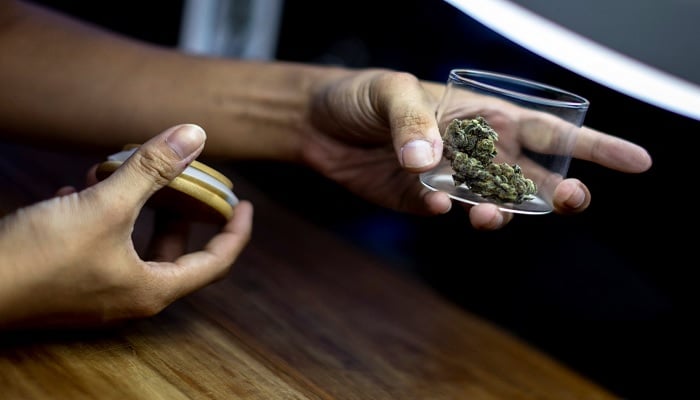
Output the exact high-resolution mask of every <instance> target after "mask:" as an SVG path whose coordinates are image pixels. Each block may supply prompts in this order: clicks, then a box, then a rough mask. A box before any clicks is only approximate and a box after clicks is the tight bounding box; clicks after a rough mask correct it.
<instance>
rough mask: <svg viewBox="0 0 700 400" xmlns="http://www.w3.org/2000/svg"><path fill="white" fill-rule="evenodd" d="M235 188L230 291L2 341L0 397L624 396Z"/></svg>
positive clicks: (218, 289) (214, 290)
mask: <svg viewBox="0 0 700 400" xmlns="http://www.w3.org/2000/svg"><path fill="white" fill-rule="evenodd" d="M2 152H3V148H2V147H0V153H2ZM12 153H13V154H15V153H16V152H12ZM1 159H2V160H4V164H2V163H0V167H3V165H4V168H5V171H4V175H3V174H2V173H0V183H3V184H8V182H7V181H8V180H9V181H12V177H13V176H14V177H15V178H17V177H18V176H19V177H20V178H22V179H23V175H22V174H20V173H19V171H18V170H16V169H15V170H13V169H12V168H13V167H12V164H10V163H8V158H7V150H6V149H5V154H4V155H3V156H2V157H1ZM11 161H12V162H15V161H17V160H11ZM37 168H38V167H37ZM80 168H82V166H80ZM8 169H9V172H8ZM0 172H2V169H1V168H0ZM229 176H231V175H230V174H229ZM3 177H4V179H5V182H2V178H3ZM231 177H232V178H233V180H234V182H236V192H237V194H238V195H239V196H240V197H242V198H248V199H252V200H253V202H254V204H255V205H256V217H255V228H254V234H253V239H252V241H251V243H250V245H249V246H248V247H247V248H246V249H245V251H244V252H243V254H242V255H241V257H240V258H239V260H238V261H237V262H236V265H235V268H234V269H233V270H232V272H231V274H230V275H229V276H228V277H227V278H226V279H225V280H223V281H220V282H218V283H216V284H213V285H211V286H209V287H207V288H205V289H203V290H201V291H199V292H197V293H194V294H192V295H190V296H188V297H186V298H183V299H181V300H179V301H178V302H176V303H174V304H173V305H171V306H170V307H169V308H167V309H166V310H165V311H163V312H162V313H161V314H159V315H158V316H156V317H153V318H150V319H146V320H140V321H134V322H132V323H128V324H126V325H124V326H120V327H118V328H111V329H105V330H97V331H81V332H66V331H59V332H57V331H45V332H15V333H4V334H0V398H2V399H83V398H84V399H148V400H153V399H169V400H173V399H268V400H269V399H363V400H366V399H430V400H440V399H470V400H480V399H556V400H563V399H586V400H591V399H612V398H615V397H614V396H613V395H612V394H611V393H609V392H607V391H606V390H604V389H603V388H601V387H599V386H597V385H596V384H594V383H592V382H590V381H588V380H586V379H584V378H583V377H581V376H579V375H577V374H576V373H574V372H572V371H571V370H569V369H567V368H566V367H564V366H562V365H560V364H558V363H557V362H555V361H553V360H552V359H550V358H548V357H547V356H545V355H543V354H541V353H540V352H538V351H536V350H535V349H532V348H531V347H528V345H527V344H525V343H523V342H521V341H519V340H518V339H517V338H516V337H514V336H512V335H509V334H508V333H507V332H504V331H503V330H501V329H499V328H498V327H496V326H493V325H491V324H489V323H488V322H486V321H484V320H481V319H479V318H477V317H476V316H475V315H472V314H470V313H469V312H467V311H465V310H463V309H460V308H457V307H456V306H454V305H452V304H450V303H448V302H446V301H445V300H444V299H443V298H441V297H440V295H439V294H437V293H434V292H433V291H431V290H430V289H429V288H427V287H426V286H425V285H424V284H422V283H421V282H419V281H417V280H414V278H412V277H411V276H408V275H405V274H403V273H402V272H400V271H399V270H397V269H395V268H391V266H389V265H386V264H384V263H383V261H381V260H379V259H378V258H376V257H375V256H373V255H371V254H369V253H367V252H365V251H363V250H361V249H359V248H356V247H354V246H353V245H351V244H350V243H348V242H345V241H343V240H341V239H340V238H339V237H337V236H334V235H333V234H332V233H331V232H330V231H327V230H325V229H324V228H323V227H319V226H316V225H312V224H311V223H309V222H308V221H306V220H304V219H302V218H300V217H299V216H297V215H294V214H291V213H289V211H287V210H286V209H284V208H283V207H281V206H280V205H279V204H276V203H275V202H274V201H272V200H271V199H270V198H268V197H266V196H265V195H263V194H261V193H260V192H258V191H256V190H255V188H254V187H253V186H252V185H250V184H249V183H247V182H245V181H243V180H241V179H238V178H236V176H235V175H234V176H231ZM18 182H21V179H15V181H14V182H9V183H15V184H17V183H18ZM34 182H35V184H39V183H37V181H34ZM4 187H7V186H4ZM10 193H15V196H16V193H20V194H22V193H24V195H26V194H27V193H29V194H32V193H33V192H32V191H31V190H30V191H27V190H25V191H24V192H22V191H19V192H17V191H12V192H5V191H3V197H4V199H5V200H4V201H5V203H1V202H0V205H4V206H5V207H7V203H8V201H9V200H8V198H9V199H10V200H12V199H14V200H16V197H13V196H12V195H11V194H10Z"/></svg>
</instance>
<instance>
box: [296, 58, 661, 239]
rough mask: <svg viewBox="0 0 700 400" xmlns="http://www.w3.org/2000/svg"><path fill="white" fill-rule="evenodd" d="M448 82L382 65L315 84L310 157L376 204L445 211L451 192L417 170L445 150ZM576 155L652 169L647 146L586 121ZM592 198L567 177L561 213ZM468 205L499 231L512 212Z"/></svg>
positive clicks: (560, 192)
mask: <svg viewBox="0 0 700 400" xmlns="http://www.w3.org/2000/svg"><path fill="white" fill-rule="evenodd" d="M443 88H444V86H443V85H439V84H435V83H428V82H420V81H419V80H418V79H417V78H415V77H414V76H412V75H410V74H406V73H398V72H391V71H383V70H372V71H367V70H364V71H362V72H358V73H356V74H354V75H350V76H346V77H344V78H342V79H338V80H336V81H332V82H330V83H326V84H324V85H323V86H321V87H320V88H318V89H317V90H316V94H315V96H316V97H315V100H314V104H313V106H312V110H311V119H312V122H313V124H314V126H315V128H316V129H315V130H312V131H311V132H309V133H308V135H306V137H305V138H304V143H303V145H302V148H303V152H304V153H303V157H304V159H305V160H306V162H307V163H309V164H310V165H311V166H312V167H313V168H315V169H316V170H318V171H320V172H321V173H322V174H324V175H325V176H327V177H329V178H330V179H333V180H335V181H337V182H339V183H340V184H342V185H344V186H346V187H347V188H348V189H350V190H351V191H352V192H354V193H356V194H358V195H360V196H362V197H364V198H365V199H367V200H370V201H373V202H375V203H377V204H380V205H383V206H385V207H389V208H391V209H394V210H399V211H405V212H410V213H415V214H419V215H435V214H441V213H446V212H447V211H449V210H450V207H451V200H450V198H449V197H448V196H447V194H446V193H442V192H434V191H431V190H429V189H427V188H425V187H424V186H423V185H422V184H421V183H420V181H419V179H418V175H417V174H418V173H420V172H424V171H427V170H429V169H431V168H433V167H434V166H435V165H436V164H437V163H438V162H439V161H440V158H441V156H442V140H441V137H440V133H439V130H438V127H437V121H436V119H435V110H436V106H437V102H438V99H439V97H440V95H441V92H442V90H443ZM473 106H474V108H475V109H483V112H495V110H498V112H502V113H504V118H505V119H506V120H508V121H509V124H510V125H509V127H510V128H511V129H512V130H513V131H514V132H515V131H520V130H523V131H524V130H526V129H527V125H526V122H527V121H528V119H527V114H526V113H524V110H523V109H520V108H517V107H515V106H511V107H508V108H505V109H497V108H494V105H493V104H491V103H481V102H479V99H478V98H476V97H475V98H474V99H473ZM519 124H522V126H520V125H519ZM496 130H497V131H498V129H496ZM523 139H524V136H522V135H504V136H503V137H502V138H501V139H499V146H503V147H504V148H510V149H511V150H512V149H514V148H518V149H519V148H520V147H521V146H524V144H523V143H520V142H519V141H521V140H523ZM574 157H575V158H579V159H583V160H589V161H593V162H596V163H598V164H600V165H603V166H605V167H608V168H611V169H615V170H618V171H622V172H628V173H640V172H644V171H646V170H647V169H649V168H650V167H651V158H650V157H649V154H648V153H647V152H646V150H645V149H643V148H642V147H640V146H637V145H635V144H633V143H630V142H628V141H625V140H623V139H620V138H617V137H614V136H610V135H607V134H604V133H602V132H598V131H595V130H593V129H589V128H586V127H584V128H583V129H581V131H580V133H579V135H578V140H577V143H576V147H575V150H574ZM397 159H398V162H397ZM590 201H591V194H590V191H589V190H588V188H587V187H586V186H585V185H584V184H583V183H582V182H580V181H579V180H578V179H575V178H568V179H564V180H562V181H561V182H560V183H559V184H558V185H557V187H556V189H555V192H554V200H553V202H554V208H555V212H557V213H560V214H573V213H579V212H582V211H584V210H585V209H586V208H587V207H588V206H589V204H590ZM465 207H466V208H467V209H468V210H469V218H470V221H471V224H472V226H473V227H474V228H476V229H483V230H495V229H499V228H501V227H503V226H505V225H506V224H507V223H508V222H509V221H510V220H511V219H512V218H513V214H510V213H505V212H501V211H499V210H498V208H497V207H496V206H495V205H493V204H488V203H485V204H479V205H476V206H470V205H465Z"/></svg>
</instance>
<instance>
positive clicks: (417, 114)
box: [379, 73, 442, 172]
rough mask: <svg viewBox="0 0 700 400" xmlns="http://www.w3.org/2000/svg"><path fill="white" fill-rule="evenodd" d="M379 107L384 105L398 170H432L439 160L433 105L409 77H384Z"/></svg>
mask: <svg viewBox="0 0 700 400" xmlns="http://www.w3.org/2000/svg"><path fill="white" fill-rule="evenodd" d="M380 85H381V86H382V89H383V90H380V91H379V93H381V94H382V97H380V103H383V104H386V105H387V108H386V111H387V114H388V118H389V125H390V127H391V134H392V139H393V143H394V149H395V151H396V154H397V156H398V158H399V162H400V164H401V166H403V167H404V168H405V169H407V170H409V171H412V172H423V171H427V170H428V169H430V168H432V167H434V166H435V165H436V164H437V163H438V162H439V161H440V158H441V157H442V138H441V137H440V131H439V130H438V126H437V120H436V119H435V107H436V104H437V103H436V101H435V99H433V98H432V97H431V96H430V94H429V93H428V92H426V91H425V89H424V88H423V86H422V85H421V83H420V81H419V80H418V79H417V78H416V77H414V76H413V75H410V74H404V73H396V74H387V75H383V77H382V78H381V83H380Z"/></svg>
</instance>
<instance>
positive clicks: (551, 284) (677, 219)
mask: <svg viewBox="0 0 700 400" xmlns="http://www.w3.org/2000/svg"><path fill="white" fill-rule="evenodd" d="M39 3H45V4H47V5H50V6H53V7H56V8H58V9H61V10H65V11H67V12H69V13H72V14H75V15H78V16H80V17H82V18H84V19H86V20H89V21H93V22H96V23H98V24H101V25H104V26H106V27H108V28H110V29H112V30H115V31H118V32H122V33H124V34H127V35H130V36H133V37H136V38H140V39H144V40H147V41H151V42H154V43H160V44H163V45H167V46H176V45H177V41H178V29H179V21H180V16H181V10H182V2H181V1H150V2H136V1H125V0H121V1H99V2H83V1H60V0H45V1H40V2H39ZM277 58H278V59H280V60H287V61H303V62H313V63H322V64H341V65H346V66H350V67H365V66H373V67H387V68H395V69H399V70H404V71H408V72H411V73H413V74H415V75H417V76H418V77H419V78H421V79H427V80H435V81H440V82H442V81H444V80H445V78H446V77H447V74H448V71H449V70H450V69H451V68H455V67H470V68H481V69H490V70H495V71H500V72H506V73H512V74H515V75H520V76H523V77H527V78H532V79H535V80H539V81H544V82H546V83H549V84H552V85H555V86H560V87H564V88H566V89H568V90H570V91H573V92H576V93H578V94H581V95H583V96H584V97H586V98H588V99H589V100H590V101H591V107H590V110H589V112H588V115H587V117H586V125H588V126H591V127H594V128H596V129H599V130H602V131H605V132H608V133H611V134H615V135H617V136H621V137H624V138H626V139H628V140H631V141H633V142H636V143H638V144H640V145H642V146H644V147H646V148H647V149H648V150H649V151H650V153H651V155H652V157H653V160H654V166H653V167H652V168H651V170H650V171H648V172H646V173H644V174H640V175H626V174H622V173H617V172H614V171H610V170H607V169H604V168H602V167H599V166H597V165H594V164H591V163H588V162H584V161H580V160H574V161H573V163H572V165H571V168H570V171H569V175H570V176H572V177H577V178H579V179H581V180H583V181H584V182H585V183H586V184H587V185H588V186H589V188H590V189H591V192H592V194H593V202H592V204H591V207H590V208H589V210H588V211H587V212H585V213H583V214H581V215H578V216H567V217H563V216H558V215H554V214H552V215H547V216H538V217H531V216H518V217H517V218H515V220H514V221H513V222H512V223H511V224H509V225H508V226H507V227H506V228H504V229H502V230H500V231H497V232H475V231H473V230H472V229H471V228H470V226H469V224H468V220H467V218H466V215H465V214H464V212H463V211H462V210H461V209H460V207H455V208H454V209H453V211H452V212H450V213H449V214H448V215H445V216H441V217H434V218H419V217H413V216H408V215H403V214H397V213H393V212H388V211H386V210H384V209H380V208H377V207H376V206H373V205H371V204H367V203H365V202H363V201H361V200H359V199H356V198H354V197H352V196H348V195H346V194H345V192H344V190H343V189H342V188H339V187H337V186H335V185H334V184H333V183H330V182H327V181H325V180H324V179H323V178H321V177H319V176H317V175H315V174H314V173H313V172H311V171H308V170H305V169H302V168H299V167H295V166H288V165H275V164H271V163H265V164H260V163H255V162H246V163H238V164H235V167H236V168H237V170H238V171H240V173H241V174H243V175H245V176H246V177H249V178H250V179H251V180H253V181H255V182H257V183H258V184H259V185H260V187H261V188H262V189H263V190H265V191H267V192H269V193H270V194H271V195H272V196H274V197H275V198H277V199H279V200H281V201H282V202H285V203H286V204H287V205H288V206H289V207H290V208H293V209H294V210H295V211H297V212H300V213H303V214H305V215H306V216H307V217H308V218H310V219H311V220H313V221H315V222H317V223H318V224H322V225H324V226H326V227H328V228H330V229H333V230H334V231H336V232H339V233H340V234H342V235H344V236H346V237H347V238H348V239H349V240H352V241H354V242H356V243H358V244H359V245H362V246H365V247H367V248H368V249H370V250H372V251H373V252H376V253H377V254H379V255H381V256H382V257H385V258H387V259H388V260H389V261H391V262H392V263H393V264H394V265H396V267H397V268H400V269H402V270H404V271H408V272H410V273H412V274H415V275H416V276H418V277H420V278H421V279H423V280H424V281H425V282H427V283H428V284H429V285H431V286H432V287H434V288H435V289H436V290H438V291H439V292H440V293H442V294H443V295H444V296H445V297H447V298H448V299H450V300H451V301H454V302H455V303H457V304H459V305H460V306H463V307H464V308H466V309H468V310H470V311H471V312H474V313H477V314H479V315H481V316H482V317H484V318H486V319H488V320H490V321H493V322H494V323H496V324H499V325H501V326H502V327H504V328H506V329H508V330H509V331H511V332H513V333H514V334H516V335H518V336H520V337H521V338H523V339H525V340H526V341H528V342H530V343H531V344H533V345H535V346H537V347H538V348H540V349H541V350H543V351H545V352H547V353H548V354H550V355H551V356H553V357H555V358H557V359H559V360H560V361H562V362H563V363H565V364H566V365H568V366H570V367H571V368H573V369H575V370H577V371H579V372H580V373H581V374H583V375H586V376H588V377H589V378H591V379H593V380H594V381H596V382H598V383H600V384H601V385H603V386H604V387H606V388H608V389H609V390H611V391H613V392H615V393H616V394H618V395H620V396H622V397H626V398H669V397H671V396H673V395H687V394H688V393H689V392H688V389H689V388H690V387H691V385H692V384H693V383H694V382H693V379H692V378H694V374H692V373H690V372H689V371H691V370H692V368H693V365H694V363H695V362H696V360H697V358H696V357H695V354H696V349H695V347H696V345H695V340H697V337H698V336H697V335H696V331H695V330H694V329H693V328H692V326H693V324H691V323H692V322H693V321H692V319H693V318H694V317H695V316H696V311H695V307H694V306H695V302H696V298H697V295H696V290H695V281H694V279H693V277H694V276H695V271H694V269H695V268H697V265H698V262H697V256H696V254H697V248H698V247H697V246H698V245H697V244H696V240H697V239H696V238H697V237H698V235H697V234H696V233H695V229H696V226H697V222H698V221H697V220H698V218H697V213H696V212H695V206H696V200H694V199H695V196H696V194H695V193H696V191H697V190H696V186H697V182H698V179H697V178H696V173H695V170H697V168H696V167H695V162H696V157H695V154H694V151H695V149H694V147H695V146H696V143H697V139H696V135H697V134H698V133H699V132H698V128H699V127H700V124H698V121H695V120H690V119H687V118H685V117H681V116H678V115H676V114H673V113H671V112H667V111H664V110H661V109H658V108H655V107H653V106H649V105H647V104H645V103H642V102H639V101H637V100H634V99H632V98H629V97H626V96H624V95H621V94H619V93H616V92H614V91H611V90H609V89H606V88H604V87H602V86H600V85H597V84H596V83H594V82H591V81H588V80H586V79H584V78H582V77H580V76H578V75H575V74H573V73H571V72H569V71H566V70H564V69H562V68H560V67H558V66H556V65H553V64H552V63H549V62H547V61H546V60H544V59H542V58H540V57H538V56H536V55H534V54H532V53H530V52H528V51H526V50H523V49H521V48H519V47H517V46H514V45H513V44H512V43H511V42H509V41H507V40H506V39H503V38H502V37H500V36H498V35H497V34H494V33H492V32H490V31H489V30H488V29H486V28H484V27H483V26H481V25H480V24H479V23H477V22H475V21H474V20H472V19H470V18H469V17H467V16H465V15H463V14H461V13H460V12H459V11H457V10H456V9H454V8H453V7H452V6H450V5H449V4H447V3H444V2H443V1H439V0H432V1H431V0H424V1H402V2H392V1H386V2H382V4H381V7H378V3H377V1H367V0H354V1H352V2H342V1H319V0H310V1H299V0H287V1H286V2H285V8H284V15H283V18H282V26H281V31H280V39H279V42H278V51H277ZM300 187H301V188H302V189H301V190H300V189H299V188H300ZM319 194H320V195H322V196H325V198H326V199H328V201H327V202H324V203H322V204H319V203H318V202H317V201H315V199H317V198H318V196H319ZM387 289H388V290H390V289H391V288H387Z"/></svg>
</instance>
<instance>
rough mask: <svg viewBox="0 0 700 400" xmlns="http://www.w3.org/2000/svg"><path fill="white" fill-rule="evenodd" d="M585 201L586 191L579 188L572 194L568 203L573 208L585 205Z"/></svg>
mask: <svg viewBox="0 0 700 400" xmlns="http://www.w3.org/2000/svg"><path fill="white" fill-rule="evenodd" d="M584 201H586V193H585V192H584V191H583V190H582V189H580V188H577V189H576V190H574V192H573V193H572V194H571V196H570V197H569V200H568V201H567V203H568V204H569V207H571V208H579V207H581V206H582V205H583V202H584Z"/></svg>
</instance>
